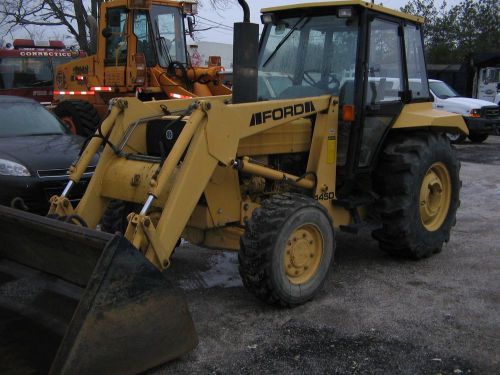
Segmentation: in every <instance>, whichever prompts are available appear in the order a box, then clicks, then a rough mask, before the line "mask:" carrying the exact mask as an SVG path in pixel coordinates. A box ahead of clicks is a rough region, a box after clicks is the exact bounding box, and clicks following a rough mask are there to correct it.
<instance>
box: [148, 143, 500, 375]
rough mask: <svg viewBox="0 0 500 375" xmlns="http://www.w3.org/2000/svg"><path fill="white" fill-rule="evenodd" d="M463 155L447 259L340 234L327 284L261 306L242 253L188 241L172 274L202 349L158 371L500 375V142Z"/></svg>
mask: <svg viewBox="0 0 500 375" xmlns="http://www.w3.org/2000/svg"><path fill="white" fill-rule="evenodd" d="M457 148H458V151H459V156H460V159H461V160H462V170H461V179H462V181H463V187H462V191H461V202H462V204H461V207H460V209H459V212H458V217H457V225H456V226H455V228H454V230H453V234H452V237H451V240H450V242H449V243H448V244H447V245H446V246H445V247H444V249H443V251H442V253H440V254H437V255H435V256H433V257H431V258H429V259H425V260H422V261H404V260H396V259H393V258H391V257H389V256H387V255H385V254H384V253H382V252H381V251H379V249H378V246H377V243H376V241H375V240H373V239H372V238H371V236H370V235H369V234H368V233H367V234H361V235H357V236H353V235H349V234H345V233H338V234H337V250H336V255H335V264H334V266H333V269H332V272H331V274H330V276H329V278H328V280H327V282H326V284H325V288H324V290H323V291H322V293H320V295H319V296H318V297H317V298H315V299H314V300H313V301H311V302H309V303H307V304H305V305H303V306H300V307H297V308H294V309H278V308H274V307H269V306H267V305H265V304H263V303H261V302H260V301H258V300H257V299H255V298H254V297H253V296H252V295H251V294H249V293H248V292H247V291H246V289H245V288H244V287H243V286H242V284H241V281H240V279H239V275H238V270H237V258H236V254H234V253H231V252H225V251H210V250H205V249H201V248H197V247H194V246H191V245H188V244H184V245H183V247H182V251H179V250H180V249H179V250H178V251H177V252H176V254H175V257H174V259H173V267H172V269H171V271H172V272H171V273H172V277H173V278H174V279H175V280H176V282H177V283H178V285H179V286H181V287H182V288H183V289H184V291H185V293H186V296H187V299H188V302H189V306H190V308H191V312H192V315H193V319H194V321H195V324H196V327H197V330H198V334H199V339H200V343H199V345H198V347H197V348H196V349H195V350H194V351H193V352H191V353H189V354H187V355H185V356H184V357H182V358H181V359H178V360H176V361H174V362H172V363H169V364H167V365H164V366H162V367H160V368H157V369H155V370H153V371H151V372H150V373H151V374H169V373H175V374H208V373H210V374H235V373H238V374H274V373H289V374H303V373H336V374H494V373H500V314H499V311H500V292H499V286H500V257H499V255H498V252H499V249H500V247H499V245H498V243H499V241H500V233H499V232H498V231H497V230H496V227H497V223H496V220H497V219H498V218H499V214H498V212H499V211H500V138H499V137H490V138H489V139H488V140H487V141H486V142H485V143H484V144H481V145H474V144H471V143H465V144H463V145H459V146H458V147H457Z"/></svg>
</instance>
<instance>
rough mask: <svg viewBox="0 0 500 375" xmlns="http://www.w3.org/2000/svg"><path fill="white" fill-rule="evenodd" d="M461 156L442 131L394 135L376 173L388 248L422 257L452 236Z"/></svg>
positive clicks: (379, 234)
mask: <svg viewBox="0 0 500 375" xmlns="http://www.w3.org/2000/svg"><path fill="white" fill-rule="evenodd" d="M459 171H460V162H459V161H458V159H457V157H456V154H455V150H454V149H453V148H452V146H451V145H450V143H449V141H448V140H447V138H446V137H445V136H444V135H442V134H434V133H427V132H415V133H413V134H408V133H405V134H398V135H396V136H394V137H392V139H389V141H388V143H387V145H386V147H385V149H384V151H383V152H382V154H381V157H380V162H379V165H378V167H377V170H376V171H375V175H374V183H375V184H374V188H375V190H376V192H377V193H378V194H379V195H380V196H381V199H380V200H379V201H378V202H377V206H378V209H379V213H380V218H381V221H382V228H381V229H378V230H376V231H374V232H373V237H374V238H375V239H376V240H378V241H379V246H380V248H381V249H382V250H383V251H386V252H388V253H390V254H392V255H396V256H404V257H410V258H414V259H420V258H425V257H428V256H430V255H432V254H434V253H437V252H439V251H441V249H442V246H443V243H444V242H448V240H449V238H450V231H451V228H452V226H454V225H455V221H456V212H457V209H458V207H459V205H460V201H459V192H460V186H461V182H460V179H459Z"/></svg>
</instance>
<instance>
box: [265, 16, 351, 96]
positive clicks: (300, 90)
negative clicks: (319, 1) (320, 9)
mask: <svg viewBox="0 0 500 375" xmlns="http://www.w3.org/2000/svg"><path fill="white" fill-rule="evenodd" d="M357 37H358V22H357V18H352V19H346V18H338V17H337V16H336V15H325V16H315V17H306V16H302V17H290V18H283V19H278V20H277V21H276V22H275V24H272V25H267V26H266V28H265V30H264V37H263V41H262V44H261V49H260V56H259V79H258V95H259V100H269V99H277V98H278V99H286V98H300V97H306V96H318V95H324V94H329V95H339V93H340V91H341V88H342V86H343V85H345V84H346V83H347V82H348V81H350V82H351V83H350V84H351V85H352V82H353V81H354V78H353V73H354V69H355V65H356V49H357V48H356V46H357Z"/></svg>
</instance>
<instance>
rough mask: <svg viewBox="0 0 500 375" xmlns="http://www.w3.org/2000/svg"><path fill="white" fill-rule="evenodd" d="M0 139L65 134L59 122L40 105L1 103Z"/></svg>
mask: <svg viewBox="0 0 500 375" xmlns="http://www.w3.org/2000/svg"><path fill="white" fill-rule="evenodd" d="M0 111H1V112H2V121H1V122H0V137H1V138H5V137H20V136H29V135H51V134H64V133H66V130H65V128H64V126H63V125H62V124H61V123H60V122H59V120H58V119H57V118H56V117H55V116H54V115H52V114H51V113H50V112H49V111H47V110H46V109H45V108H43V107H42V106H41V105H40V104H38V103H30V102H28V103H20V102H17V103H16V102H10V103H9V102H7V103H5V102H4V103H0Z"/></svg>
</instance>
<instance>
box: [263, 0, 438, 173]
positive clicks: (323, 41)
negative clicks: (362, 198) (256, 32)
mask: <svg viewBox="0 0 500 375" xmlns="http://www.w3.org/2000/svg"><path fill="white" fill-rule="evenodd" d="M332 5H334V3H324V4H315V6H311V7H309V6H308V7H305V6H304V7H297V6H295V7H293V8H292V6H288V7H286V6H283V7H275V8H268V9H264V10H263V11H262V12H263V14H262V22H263V23H264V24H265V27H264V31H263V34H262V39H261V45H260V51H259V65H258V99H259V100H276V99H290V98H300V97H312V96H318V95H334V96H336V97H338V100H339V104H340V111H339V112H340V113H339V124H338V147H339V149H338V155H337V166H338V167H339V171H338V173H339V175H348V176H353V175H357V174H360V173H361V174H363V173H365V174H366V172H369V171H370V170H371V168H372V167H373V165H374V161H375V160H377V157H376V156H377V154H378V152H379V149H380V146H381V145H382V144H383V140H384V139H385V138H386V136H387V135H388V133H389V131H390V130H391V128H392V127H393V124H394V123H395V121H396V120H397V118H398V117H399V115H400V113H401V111H402V110H403V108H404V107H405V105H407V104H412V103H419V102H430V94H429V88H428V83H427V74H426V68H425V61H424V52H423V44H422V35H421V23H422V21H423V19H422V18H419V17H414V16H411V15H407V14H402V13H399V12H395V11H392V10H390V9H387V8H382V7H378V6H375V5H373V4H368V3H366V2H363V1H349V2H340V5H338V6H332ZM429 105H430V103H429Z"/></svg>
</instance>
